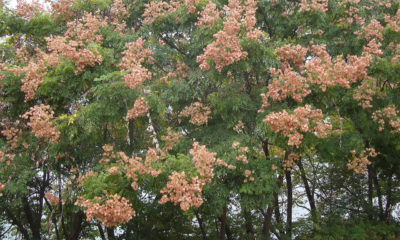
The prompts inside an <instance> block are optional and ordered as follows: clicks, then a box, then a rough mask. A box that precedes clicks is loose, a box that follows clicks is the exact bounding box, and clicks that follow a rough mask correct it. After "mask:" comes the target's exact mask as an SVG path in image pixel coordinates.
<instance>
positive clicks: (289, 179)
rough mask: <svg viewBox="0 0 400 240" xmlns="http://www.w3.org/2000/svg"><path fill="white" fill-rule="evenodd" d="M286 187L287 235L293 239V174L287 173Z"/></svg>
mask: <svg viewBox="0 0 400 240" xmlns="http://www.w3.org/2000/svg"><path fill="white" fill-rule="evenodd" d="M285 174H286V186H287V213H286V235H287V236H288V237H289V239H292V207H293V191H292V190H293V189H292V188H293V186H292V173H291V171H286V173H285Z"/></svg>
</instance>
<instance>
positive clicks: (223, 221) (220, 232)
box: [218, 206, 227, 240]
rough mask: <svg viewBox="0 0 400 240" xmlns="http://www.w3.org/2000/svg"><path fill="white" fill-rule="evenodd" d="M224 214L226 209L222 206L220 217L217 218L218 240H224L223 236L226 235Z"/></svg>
mask: <svg viewBox="0 0 400 240" xmlns="http://www.w3.org/2000/svg"><path fill="white" fill-rule="evenodd" d="M226 212H227V208H226V206H224V208H223V210H222V215H221V216H219V217H218V220H219V221H220V223H221V225H220V230H219V239H220V240H225V235H226V225H227V223H226Z"/></svg>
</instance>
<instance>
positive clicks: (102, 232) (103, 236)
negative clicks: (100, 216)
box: [97, 223, 107, 240]
mask: <svg viewBox="0 0 400 240" xmlns="http://www.w3.org/2000/svg"><path fill="white" fill-rule="evenodd" d="M97 228H98V229H99V233H100V237H101V239H102V240H107V239H106V235H105V234H104V230H103V227H102V226H101V223H98V224H97Z"/></svg>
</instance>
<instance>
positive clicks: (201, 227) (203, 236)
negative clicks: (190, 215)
mask: <svg viewBox="0 0 400 240" xmlns="http://www.w3.org/2000/svg"><path fill="white" fill-rule="evenodd" d="M194 214H195V215H196V219H197V221H198V222H199V227H200V231H201V236H202V238H203V240H206V239H207V234H206V231H205V230H204V227H203V219H201V217H200V214H199V212H198V211H196V210H194Z"/></svg>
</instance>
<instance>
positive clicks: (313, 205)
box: [297, 158, 317, 223]
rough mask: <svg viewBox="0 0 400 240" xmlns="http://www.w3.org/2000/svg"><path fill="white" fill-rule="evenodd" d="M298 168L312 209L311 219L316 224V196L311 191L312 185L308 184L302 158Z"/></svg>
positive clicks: (298, 161)
mask: <svg viewBox="0 0 400 240" xmlns="http://www.w3.org/2000/svg"><path fill="white" fill-rule="evenodd" d="M297 166H299V169H300V176H301V179H302V181H303V184H304V188H305V190H306V195H307V199H308V203H309V204H310V209H311V217H312V221H313V222H314V223H316V221H317V209H316V207H315V199H314V194H313V193H312V191H311V188H310V185H309V184H308V179H307V176H306V171H305V170H304V166H303V163H302V161H301V158H300V159H299V160H297Z"/></svg>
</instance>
